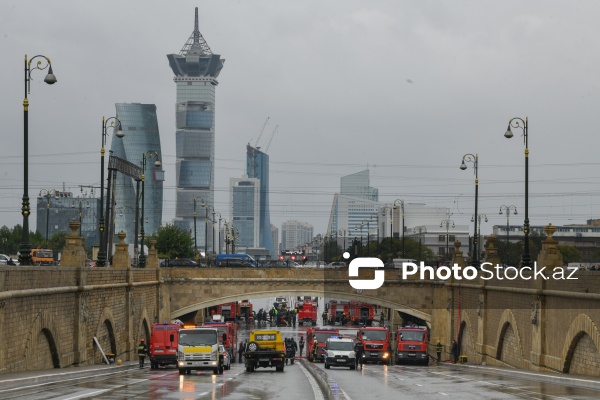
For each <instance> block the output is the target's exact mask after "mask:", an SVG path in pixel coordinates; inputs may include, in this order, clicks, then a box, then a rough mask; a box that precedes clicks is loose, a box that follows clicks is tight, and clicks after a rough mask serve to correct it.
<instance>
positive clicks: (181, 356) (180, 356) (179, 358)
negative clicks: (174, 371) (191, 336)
mask: <svg viewBox="0 0 600 400" xmlns="http://www.w3.org/2000/svg"><path fill="white" fill-rule="evenodd" d="M177 359H178V360H179V361H183V360H184V359H185V356H184V355H183V352H182V351H177Z"/></svg>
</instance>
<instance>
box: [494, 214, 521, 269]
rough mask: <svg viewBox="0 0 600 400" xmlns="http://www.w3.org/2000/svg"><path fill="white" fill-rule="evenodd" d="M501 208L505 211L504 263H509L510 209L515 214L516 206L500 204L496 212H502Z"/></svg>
mask: <svg viewBox="0 0 600 400" xmlns="http://www.w3.org/2000/svg"><path fill="white" fill-rule="evenodd" d="M502 210H504V211H505V212H506V265H510V248H509V245H510V239H509V229H510V225H509V219H510V210H513V211H514V214H515V215H517V207H516V206H514V205H512V204H511V205H510V206H500V211H498V214H502Z"/></svg>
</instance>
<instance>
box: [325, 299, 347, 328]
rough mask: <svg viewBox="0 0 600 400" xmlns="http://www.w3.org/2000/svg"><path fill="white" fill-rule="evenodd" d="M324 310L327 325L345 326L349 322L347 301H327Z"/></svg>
mask: <svg viewBox="0 0 600 400" xmlns="http://www.w3.org/2000/svg"><path fill="white" fill-rule="evenodd" d="M326 308H327V324H328V325H336V324H338V325H345V324H347V323H348V322H349V321H350V303H348V302H347V301H337V300H329V303H327V306H326Z"/></svg>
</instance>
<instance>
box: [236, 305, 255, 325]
mask: <svg viewBox="0 0 600 400" xmlns="http://www.w3.org/2000/svg"><path fill="white" fill-rule="evenodd" d="M237 315H238V317H239V318H242V319H243V320H244V321H245V322H246V323H248V324H251V323H253V322H254V313H253V312H252V303H250V302H249V301H248V300H242V301H240V302H239V303H238V314H237Z"/></svg>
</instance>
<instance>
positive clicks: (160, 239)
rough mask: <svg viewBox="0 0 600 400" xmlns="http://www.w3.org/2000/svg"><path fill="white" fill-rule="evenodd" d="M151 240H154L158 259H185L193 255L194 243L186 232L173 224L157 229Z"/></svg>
mask: <svg viewBox="0 0 600 400" xmlns="http://www.w3.org/2000/svg"><path fill="white" fill-rule="evenodd" d="M151 238H153V239H155V240H156V249H157V250H158V256H159V257H160V258H186V257H193V255H194V249H193V248H192V247H193V246H192V245H193V244H194V241H193V239H192V237H191V236H190V234H189V233H188V231H186V230H184V229H181V228H179V227H177V226H175V225H173V224H166V225H163V226H161V227H159V228H158V231H157V232H156V233H155V234H154V235H152V237H151Z"/></svg>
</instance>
